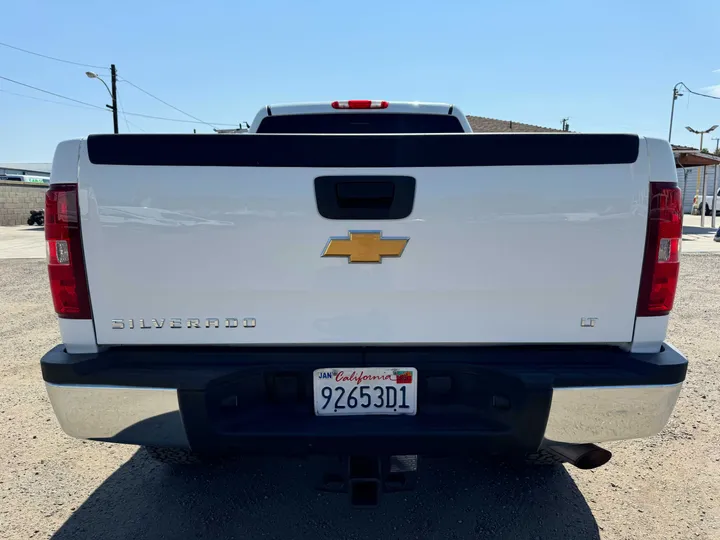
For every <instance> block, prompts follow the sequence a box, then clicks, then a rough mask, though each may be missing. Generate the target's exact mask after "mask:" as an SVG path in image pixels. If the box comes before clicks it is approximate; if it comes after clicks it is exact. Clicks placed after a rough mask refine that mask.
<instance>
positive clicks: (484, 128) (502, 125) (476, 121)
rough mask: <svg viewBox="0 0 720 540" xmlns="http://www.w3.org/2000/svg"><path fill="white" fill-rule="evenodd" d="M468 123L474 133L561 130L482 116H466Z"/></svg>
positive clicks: (559, 130)
mask: <svg viewBox="0 0 720 540" xmlns="http://www.w3.org/2000/svg"><path fill="white" fill-rule="evenodd" d="M467 119H468V122H469V123H470V127H472V129H473V131H474V132H475V133H498V132H501V133H538V132H560V133H562V130H561V129H553V128H547V127H542V126H534V125H532V124H523V123H522V122H513V121H512V120H497V119H496V118H486V117H484V116H468V117H467Z"/></svg>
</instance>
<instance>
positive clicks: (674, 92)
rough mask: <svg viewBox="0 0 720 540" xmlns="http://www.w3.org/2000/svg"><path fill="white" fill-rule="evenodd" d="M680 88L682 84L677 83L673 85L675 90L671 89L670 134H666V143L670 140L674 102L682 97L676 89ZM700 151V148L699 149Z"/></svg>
mask: <svg viewBox="0 0 720 540" xmlns="http://www.w3.org/2000/svg"><path fill="white" fill-rule="evenodd" d="M680 86H683V83H677V84H676V85H675V88H673V99H672V108H671V109H670V132H669V133H668V142H670V140H671V139H672V125H673V116H675V102H676V101H677V98H679V97H680V96H682V94H681V93H680V91H679V90H678V88H679V87H680ZM700 150H702V148H700Z"/></svg>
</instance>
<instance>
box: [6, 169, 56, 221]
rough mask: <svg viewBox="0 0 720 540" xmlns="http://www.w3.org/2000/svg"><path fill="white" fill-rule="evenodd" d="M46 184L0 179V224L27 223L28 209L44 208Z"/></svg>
mask: <svg viewBox="0 0 720 540" xmlns="http://www.w3.org/2000/svg"><path fill="white" fill-rule="evenodd" d="M46 191H47V186H46V185H42V184H23V183H21V182H10V181H1V180H0V225H27V219H28V218H29V217H30V210H42V209H43V208H45V192H46Z"/></svg>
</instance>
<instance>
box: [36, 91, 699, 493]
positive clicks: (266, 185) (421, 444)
mask: <svg viewBox="0 0 720 540" xmlns="http://www.w3.org/2000/svg"><path fill="white" fill-rule="evenodd" d="M509 200H512V201H514V204H512V205H510V206H509V205H507V204H504V201H509ZM45 230H46V238H47V244H48V253H49V275H50V288H51V292H52V297H53V300H54V303H55V309H56V311H57V313H58V317H59V318H58V321H59V325H60V331H61V334H62V339H63V344H62V345H59V346H57V347H55V348H54V349H52V350H51V351H50V352H48V353H47V354H46V355H45V357H44V358H43V359H42V370H43V376H44V379H45V381H46V384H47V390H48V394H49V396H50V400H51V402H52V404H53V407H54V409H55V412H56V414H57V417H58V419H59V421H60V424H61V425H62V427H63V429H64V430H65V431H66V432H67V433H68V434H70V435H72V436H75V437H80V438H85V439H92V440H99V441H107V442H117V443H130V444H139V445H144V446H146V447H148V448H149V451H150V453H151V455H152V456H153V457H156V458H158V459H161V460H165V461H187V460H189V459H191V458H193V459H194V458H195V457H196V456H198V455H202V454H204V453H211V454H212V453H217V452H225V451H232V452H240V453H246V452H262V453H274V454H291V453H292V454H297V453H300V454H326V455H341V456H345V457H347V460H348V461H349V465H348V468H346V469H345V473H343V474H344V476H342V481H341V482H340V485H341V489H345V490H349V491H350V492H351V494H352V496H353V500H354V501H355V502H356V503H358V504H364V503H363V501H364V502H367V501H370V502H372V501H373V500H376V499H375V497H376V495H377V493H378V492H379V490H383V489H385V490H392V489H394V488H393V487H392V485H391V484H392V482H390V481H389V480H388V479H389V476H388V475H389V474H390V470H391V469H392V467H395V469H392V470H394V473H393V474H395V476H394V477H393V478H394V482H395V484H394V485H395V487H397V484H398V482H399V480H398V477H399V476H400V477H402V482H405V483H402V482H401V483H402V485H404V486H407V485H410V484H411V482H410V481H409V480H408V479H409V478H410V475H411V473H412V466H406V467H405V468H404V469H403V468H402V467H400V468H399V469H398V465H397V463H398V458H397V456H415V455H426V454H427V455H436V454H443V455H447V454H455V453H463V454H473V453H489V454H495V455H502V456H506V457H509V456H517V455H522V456H526V457H527V458H528V459H531V460H534V461H536V462H542V461H545V460H564V461H569V462H570V463H573V464H575V465H577V466H579V467H581V468H591V467H595V466H599V465H602V464H603V463H605V462H606V461H607V460H608V459H610V453H609V452H607V451H605V450H603V449H601V448H600V447H598V446H595V445H594V444H593V443H600V442H604V441H613V440H621V439H632V438H638V437H647V436H650V435H653V434H655V433H657V432H659V431H660V430H661V429H662V428H663V426H664V425H665V423H666V422H667V420H668V418H669V416H670V414H671V412H672V410H673V408H674V406H675V402H676V400H677V397H678V395H679V393H680V389H681V386H682V383H683V381H684V379H685V372H686V368H687V361H686V359H685V358H684V357H683V356H682V355H681V354H680V353H679V352H678V351H677V350H675V349H674V348H673V347H672V346H670V345H669V344H667V343H665V342H664V340H665V336H666V330H667V325H668V316H669V313H670V311H671V309H672V305H673V299H674V296H675V289H676V285H677V279H678V269H679V251H680V239H681V234H682V207H681V197H680V191H679V189H678V187H677V184H676V177H675V164H674V159H673V155H672V151H671V149H670V146H669V144H668V143H667V141H663V140H659V139H652V138H644V137H639V136H636V135H613V134H592V135H580V134H571V133H558V134H552V133H551V134H537V133H535V134H522V133H520V134H518V133H513V134H474V133H470V127H469V125H467V120H466V119H465V116H464V114H462V112H461V111H460V110H458V109H457V108H456V107H453V106H450V105H446V104H414V103H397V104H396V103H388V102H386V101H371V100H358V101H348V102H343V101H339V102H334V103H332V104H331V103H321V104H303V105H297V106H293V105H285V106H269V107H267V108H263V110H262V111H260V113H259V114H258V116H257V117H256V119H255V121H254V122H253V125H252V127H251V129H250V133H247V134H244V135H243V136H240V137H218V136H216V135H207V136H205V135H91V136H89V137H88V138H87V139H82V140H70V141H65V142H62V143H60V145H59V146H58V148H57V151H56V153H55V159H54V162H53V171H52V176H51V186H50V189H49V191H48V196H47V206H46V225H45ZM390 456H395V457H394V458H389V457H390ZM369 457H371V458H372V459H370V458H369ZM386 458H388V459H391V461H392V460H393V459H394V460H395V461H392V463H395V465H392V466H390V468H388V467H389V466H388V465H387V463H388V461H387V459H386ZM368 459H370V461H368ZM374 459H377V460H378V461H373V460H374ZM400 461H402V462H403V463H406V464H407V463H415V462H414V461H412V460H410V461H407V460H405V461H403V460H400ZM357 470H362V471H364V473H363V475H361V476H357V474H355V473H353V471H357ZM348 471H349V472H348ZM398 471H399V472H398ZM406 473H407V474H406ZM398 475H399V476H398ZM403 475H405V476H403ZM361 499H362V500H361Z"/></svg>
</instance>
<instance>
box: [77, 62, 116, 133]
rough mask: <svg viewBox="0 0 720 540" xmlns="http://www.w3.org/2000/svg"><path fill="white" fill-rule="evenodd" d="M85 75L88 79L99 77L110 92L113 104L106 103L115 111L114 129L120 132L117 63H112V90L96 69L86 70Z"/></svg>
mask: <svg viewBox="0 0 720 540" xmlns="http://www.w3.org/2000/svg"><path fill="white" fill-rule="evenodd" d="M85 75H87V77H88V79H97V80H99V81H100V82H101V83H103V85H104V86H105V88H106V89H107V91H108V94H110V98H111V99H112V105H105V106H106V107H107V108H108V109H110V110H111V111H112V113H113V129H114V132H115V133H119V131H118V108H117V86H116V83H117V72H116V70H115V64H111V65H110V77H111V82H112V90H110V87H109V86H108V85H107V83H106V82H105V81H104V80H103V78H102V77H100V75H98V74H97V73H95V72H94V71H86V72H85Z"/></svg>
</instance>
